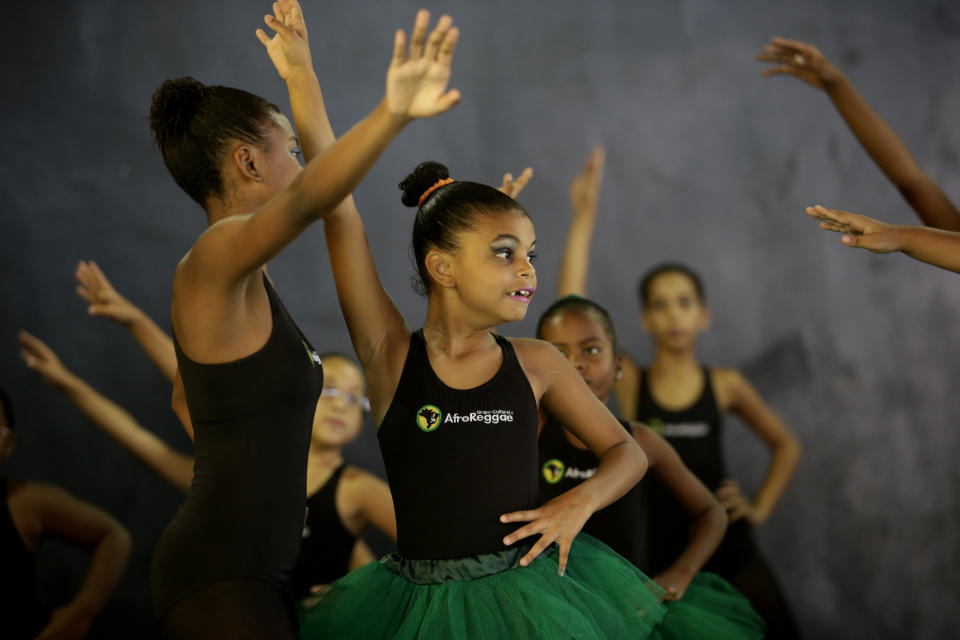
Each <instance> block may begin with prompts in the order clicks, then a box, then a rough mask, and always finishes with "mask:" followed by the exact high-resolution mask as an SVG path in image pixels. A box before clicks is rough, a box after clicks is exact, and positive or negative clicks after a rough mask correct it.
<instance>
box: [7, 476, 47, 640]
mask: <svg viewBox="0 0 960 640" xmlns="http://www.w3.org/2000/svg"><path fill="white" fill-rule="evenodd" d="M49 617H50V613H49V611H47V608H46V607H45V606H44V605H43V602H41V600H40V597H39V596H38V595H37V582H36V559H35V557H34V555H33V553H32V552H31V551H30V550H29V549H28V548H27V547H26V545H24V544H23V539H22V538H21V537H20V533H19V532H18V531H17V527H16V525H15V524H14V523H13V515H12V514H11V513H10V506H9V504H8V502H7V479H6V478H4V477H2V476H0V635H2V636H3V637H4V638H10V640H20V639H21V638H23V639H25V640H26V639H29V640H33V638H35V637H37V634H39V633H40V631H42V630H43V628H44V627H45V626H47V621H48V620H49ZM8 634H9V635H8Z"/></svg>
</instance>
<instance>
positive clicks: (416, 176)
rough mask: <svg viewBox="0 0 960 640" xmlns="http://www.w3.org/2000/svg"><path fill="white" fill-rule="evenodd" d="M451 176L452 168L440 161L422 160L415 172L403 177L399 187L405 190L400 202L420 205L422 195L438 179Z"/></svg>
mask: <svg viewBox="0 0 960 640" xmlns="http://www.w3.org/2000/svg"><path fill="white" fill-rule="evenodd" d="M449 177H450V170H449V169H447V168H446V167H445V166H444V165H442V164H440V163H439V162H422V163H420V164H419V165H417V168H416V169H414V170H413V173H411V174H410V175H408V176H407V177H406V178H404V179H403V182H401V183H400V184H399V185H397V186H398V188H399V189H400V190H401V191H403V195H401V196H400V202H402V203H403V204H405V205H406V206H408V207H417V206H419V202H420V196H422V195H423V194H424V192H426V190H427V189H429V188H430V187H432V186H433V185H435V184H437V182H438V181H440V180H443V179H445V178H449Z"/></svg>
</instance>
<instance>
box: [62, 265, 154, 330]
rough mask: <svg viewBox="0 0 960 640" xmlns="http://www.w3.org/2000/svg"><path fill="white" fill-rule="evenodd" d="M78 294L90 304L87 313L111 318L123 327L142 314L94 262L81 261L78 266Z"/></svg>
mask: <svg viewBox="0 0 960 640" xmlns="http://www.w3.org/2000/svg"><path fill="white" fill-rule="evenodd" d="M76 276H77V281H78V282H79V283H80V285H79V286H78V287H77V293H78V294H80V297H81V298H83V299H84V300H86V301H87V302H88V303H90V306H88V307H87V312H88V313H89V314H90V315H92V316H102V317H104V318H109V319H110V320H113V321H114V322H116V323H117V324H119V325H121V326H124V327H126V326H129V325H130V323H131V322H133V321H134V320H136V319H137V318H138V317H140V315H141V314H142V311H140V309H139V308H138V307H136V306H135V305H134V304H132V303H131V302H130V301H129V300H127V299H126V298H124V297H123V296H122V295H120V294H119V293H117V290H116V289H114V288H113V285H112V284H110V281H109V280H107V276H105V275H104V274H103V271H101V270H100V267H98V266H97V263H96V262H94V261H93V260H90V261H88V262H84V261H82V260H81V261H80V263H79V264H77V271H76Z"/></svg>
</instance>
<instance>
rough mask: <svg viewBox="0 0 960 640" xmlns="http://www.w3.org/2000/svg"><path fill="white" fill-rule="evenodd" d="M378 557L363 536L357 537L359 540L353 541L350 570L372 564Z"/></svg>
mask: <svg viewBox="0 0 960 640" xmlns="http://www.w3.org/2000/svg"><path fill="white" fill-rule="evenodd" d="M376 559H377V558H376V556H374V555H373V551H371V550H370V547H369V546H368V545H367V543H366V542H364V541H363V539H362V538H357V541H356V542H355V543H353V551H351V552H350V571H353V570H354V569H359V568H360V567H362V566H364V565H367V564H370V563H371V562H373V561H374V560H376Z"/></svg>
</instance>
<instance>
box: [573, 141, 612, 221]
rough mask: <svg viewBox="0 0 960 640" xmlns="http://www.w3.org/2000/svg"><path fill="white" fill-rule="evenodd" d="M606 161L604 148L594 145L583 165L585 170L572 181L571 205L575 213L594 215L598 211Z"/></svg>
mask: <svg viewBox="0 0 960 640" xmlns="http://www.w3.org/2000/svg"><path fill="white" fill-rule="evenodd" d="M605 162H606V152H605V151H604V148H603V147H594V149H593V151H592V152H590V156H589V157H588V158H587V161H586V162H585V163H584V165H583V170H582V171H581V172H580V173H579V174H578V175H577V177H576V178H574V179H573V181H572V182H571V183H570V205H571V206H572V207H573V213H574V215H580V214H587V215H593V214H595V213H596V212H597V200H598V199H599V197H600V185H601V184H602V183H603V167H604V164H605Z"/></svg>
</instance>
